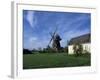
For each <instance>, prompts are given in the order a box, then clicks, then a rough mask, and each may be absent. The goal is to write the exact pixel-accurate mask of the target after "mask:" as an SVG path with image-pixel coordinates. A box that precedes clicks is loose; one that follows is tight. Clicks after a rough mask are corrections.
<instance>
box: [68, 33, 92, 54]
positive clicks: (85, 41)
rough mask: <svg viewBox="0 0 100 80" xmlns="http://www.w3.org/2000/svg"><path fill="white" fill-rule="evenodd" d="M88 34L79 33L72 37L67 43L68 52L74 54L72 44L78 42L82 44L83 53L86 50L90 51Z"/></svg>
mask: <svg viewBox="0 0 100 80" xmlns="http://www.w3.org/2000/svg"><path fill="white" fill-rule="evenodd" d="M90 36H91V35H90V33H89V34H85V35H81V36H78V37H74V38H72V39H71V40H70V41H69V43H68V54H74V50H73V46H74V44H76V43H78V44H81V45H82V46H83V53H85V52H86V51H87V52H89V53H91V37H90Z"/></svg>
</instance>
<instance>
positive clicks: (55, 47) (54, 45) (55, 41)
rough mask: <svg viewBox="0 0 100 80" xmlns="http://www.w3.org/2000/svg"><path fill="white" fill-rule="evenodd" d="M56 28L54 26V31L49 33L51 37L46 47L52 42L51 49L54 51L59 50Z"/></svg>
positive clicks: (58, 37)
mask: <svg viewBox="0 0 100 80" xmlns="http://www.w3.org/2000/svg"><path fill="white" fill-rule="evenodd" d="M57 29H58V27H56V28H55V30H54V32H53V33H52V34H50V35H51V39H50V41H49V43H48V47H50V44H51V42H52V49H53V50H55V51H59V50H60V48H61V46H60V40H61V38H60V36H59V35H58V34H57Z"/></svg>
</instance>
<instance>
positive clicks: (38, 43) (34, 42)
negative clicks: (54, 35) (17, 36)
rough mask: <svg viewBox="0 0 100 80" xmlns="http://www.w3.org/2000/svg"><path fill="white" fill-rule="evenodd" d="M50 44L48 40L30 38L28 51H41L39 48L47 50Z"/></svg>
mask: <svg viewBox="0 0 100 80" xmlns="http://www.w3.org/2000/svg"><path fill="white" fill-rule="evenodd" d="M47 44H48V40H47V39H44V40H40V39H39V38H37V37H30V38H29V39H28V49H31V50H32V49H39V48H42V49H43V48H46V47H47Z"/></svg>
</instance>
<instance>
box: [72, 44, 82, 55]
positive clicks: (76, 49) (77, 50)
mask: <svg viewBox="0 0 100 80" xmlns="http://www.w3.org/2000/svg"><path fill="white" fill-rule="evenodd" d="M73 50H74V53H75V55H76V56H80V55H82V53H83V46H82V45H81V44H79V43H77V44H74V46H73Z"/></svg>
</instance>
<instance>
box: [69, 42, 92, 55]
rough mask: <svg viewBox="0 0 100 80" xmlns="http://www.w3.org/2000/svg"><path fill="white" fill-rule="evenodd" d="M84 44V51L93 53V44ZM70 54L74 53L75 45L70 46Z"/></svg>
mask: <svg viewBox="0 0 100 80" xmlns="http://www.w3.org/2000/svg"><path fill="white" fill-rule="evenodd" d="M82 46H83V53H84V52H85V51H88V52H90V53H91V44H90V43H85V44H82ZM68 54H74V50H73V45H69V46H68Z"/></svg>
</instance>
